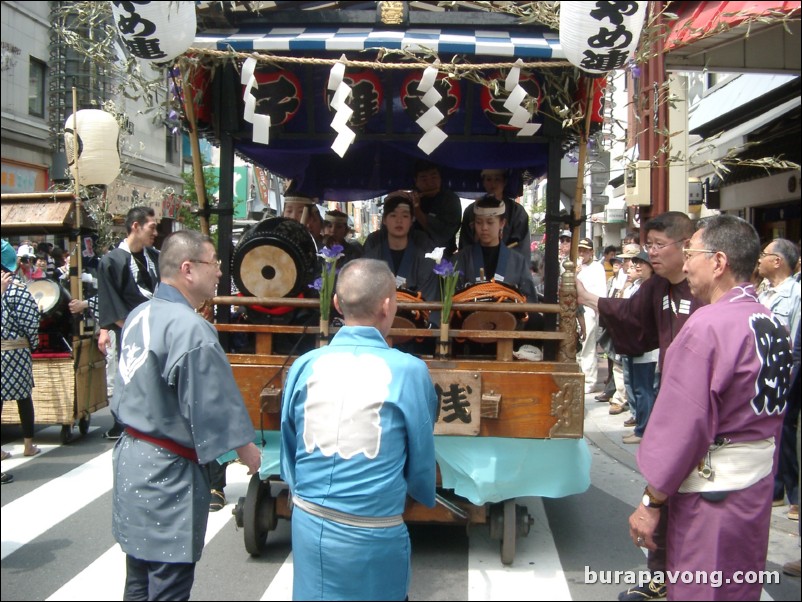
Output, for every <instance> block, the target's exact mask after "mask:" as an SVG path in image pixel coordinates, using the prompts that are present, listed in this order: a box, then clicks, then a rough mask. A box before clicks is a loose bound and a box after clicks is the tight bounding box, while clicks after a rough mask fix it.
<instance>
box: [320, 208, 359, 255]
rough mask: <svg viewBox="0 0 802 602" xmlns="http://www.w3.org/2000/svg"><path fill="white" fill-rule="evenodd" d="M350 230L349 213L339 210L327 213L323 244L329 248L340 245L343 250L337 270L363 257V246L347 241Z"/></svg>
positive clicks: (324, 222)
mask: <svg viewBox="0 0 802 602" xmlns="http://www.w3.org/2000/svg"><path fill="white" fill-rule="evenodd" d="M350 230H351V229H350V228H349V226H348V214H347V213H343V212H342V211H339V210H337V209H331V210H329V211H326V215H325V216H324V221H323V242H324V244H325V245H326V246H327V247H332V246H334V245H340V246H342V248H343V251H342V252H343V256H342V257H340V259H338V260H337V269H339V268H342V267H343V266H344V265H345V264H346V263H348V262H349V261H353V260H354V259H358V258H360V257H362V246H361V245H360V244H359V243H357V242H352V241H350V240H347V236H348V233H349V232H350Z"/></svg>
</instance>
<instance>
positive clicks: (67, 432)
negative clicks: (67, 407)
mask: <svg viewBox="0 0 802 602" xmlns="http://www.w3.org/2000/svg"><path fill="white" fill-rule="evenodd" d="M70 441H72V425H71V424H62V425H61V442H62V443H63V444H64V445H66V444H67V443H69V442H70Z"/></svg>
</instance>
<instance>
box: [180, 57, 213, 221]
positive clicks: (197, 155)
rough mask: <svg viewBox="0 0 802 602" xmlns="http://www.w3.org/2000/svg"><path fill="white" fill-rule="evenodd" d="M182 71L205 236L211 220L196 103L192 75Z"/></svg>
mask: <svg viewBox="0 0 802 602" xmlns="http://www.w3.org/2000/svg"><path fill="white" fill-rule="evenodd" d="M180 71H181V92H182V96H183V100H184V115H186V117H187V122H188V124H189V143H190V145H191V147H192V175H193V177H194V179H195V194H196V195H197V196H198V209H199V210H200V211H201V214H200V226H201V232H202V233H203V234H206V235H207V236H208V235H209V218H208V217H206V214H205V211H206V184H205V182H204V179H203V162H202V161H201V152H200V141H199V140H198V123H197V120H196V119H195V102H194V97H193V95H192V85H191V84H190V82H189V80H188V79H187V76H188V75H189V73H190V70H188V69H187V68H186V67H185V66H183V65H182V67H181V68H180Z"/></svg>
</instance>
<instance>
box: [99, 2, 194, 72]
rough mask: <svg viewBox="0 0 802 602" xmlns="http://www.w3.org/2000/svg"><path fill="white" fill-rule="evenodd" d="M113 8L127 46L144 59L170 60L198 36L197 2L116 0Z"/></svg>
mask: <svg viewBox="0 0 802 602" xmlns="http://www.w3.org/2000/svg"><path fill="white" fill-rule="evenodd" d="M111 12H112V14H113V17H114V25H115V26H116V27H117V32H118V33H119V34H120V38H122V41H123V43H124V44H125V46H126V48H128V51H129V52H130V53H131V54H133V55H134V56H135V57H137V58H139V59H142V60H143V61H151V62H153V63H167V62H170V61H172V60H173V59H174V58H175V57H177V56H180V55H182V54H183V53H184V52H185V51H186V49H187V48H189V47H190V46H191V45H192V41H193V40H194V39H195V30H196V28H197V22H196V19H195V3H194V2H112V3H111Z"/></svg>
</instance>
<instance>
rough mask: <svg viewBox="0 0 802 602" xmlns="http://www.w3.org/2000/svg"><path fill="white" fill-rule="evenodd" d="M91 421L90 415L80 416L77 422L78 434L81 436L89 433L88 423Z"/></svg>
mask: <svg viewBox="0 0 802 602" xmlns="http://www.w3.org/2000/svg"><path fill="white" fill-rule="evenodd" d="M91 421H92V416H91V414H84V415H83V416H81V419H80V420H79V421H78V432H80V433H81V434H82V435H86V434H87V433H88V432H89V423H90V422H91Z"/></svg>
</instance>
